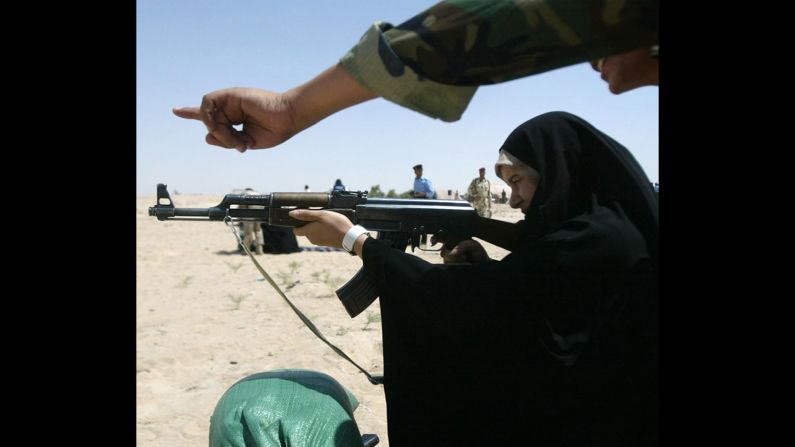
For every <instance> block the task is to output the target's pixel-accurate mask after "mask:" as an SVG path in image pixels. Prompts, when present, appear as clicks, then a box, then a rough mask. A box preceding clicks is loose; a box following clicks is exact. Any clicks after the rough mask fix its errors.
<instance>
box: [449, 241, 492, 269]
mask: <svg viewBox="0 0 795 447" xmlns="http://www.w3.org/2000/svg"><path fill="white" fill-rule="evenodd" d="M440 254H441V256H442V259H443V260H444V263H445V264H481V263H483V262H486V261H489V260H490V258H489V255H488V254H486V249H485V248H483V246H482V245H480V244H479V243H477V242H475V241H473V240H472V239H466V240H464V241H461V242H460V243H458V244H457V245H456V246H455V247H453V248H452V249H450V247H449V246H448V245H442V251H441V252H440Z"/></svg>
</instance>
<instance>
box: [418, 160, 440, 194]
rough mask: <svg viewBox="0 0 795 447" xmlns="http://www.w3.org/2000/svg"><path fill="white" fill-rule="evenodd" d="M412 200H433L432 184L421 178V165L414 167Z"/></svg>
mask: <svg viewBox="0 0 795 447" xmlns="http://www.w3.org/2000/svg"><path fill="white" fill-rule="evenodd" d="M414 176H415V177H414V198H415V199H435V198H436V192H435V191H434V190H433V182H432V181H430V180H428V179H427V178H425V177H423V176H422V165H414Z"/></svg>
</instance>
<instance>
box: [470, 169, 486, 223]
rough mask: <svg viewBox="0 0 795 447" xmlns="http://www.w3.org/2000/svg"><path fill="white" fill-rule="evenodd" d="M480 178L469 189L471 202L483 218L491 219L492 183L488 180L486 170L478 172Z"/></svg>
mask: <svg viewBox="0 0 795 447" xmlns="http://www.w3.org/2000/svg"><path fill="white" fill-rule="evenodd" d="M478 174H479V175H478V177H475V178H474V179H472V182H470V183H469V188H467V194H469V201H470V202H472V205H473V206H474V207H475V210H476V211H477V212H478V214H479V215H481V216H482V217H491V183H490V182H489V181H488V179H486V168H483V167H481V168H480V169H479V170H478Z"/></svg>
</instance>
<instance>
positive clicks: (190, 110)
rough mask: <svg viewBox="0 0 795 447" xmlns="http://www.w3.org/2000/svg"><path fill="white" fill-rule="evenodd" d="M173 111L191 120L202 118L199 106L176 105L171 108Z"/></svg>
mask: <svg viewBox="0 0 795 447" xmlns="http://www.w3.org/2000/svg"><path fill="white" fill-rule="evenodd" d="M171 112H172V113H174V115H177V116H178V117H180V118H185V119H190V120H201V116H200V115H199V108H198V107H180V108H176V107H175V108H173V109H171Z"/></svg>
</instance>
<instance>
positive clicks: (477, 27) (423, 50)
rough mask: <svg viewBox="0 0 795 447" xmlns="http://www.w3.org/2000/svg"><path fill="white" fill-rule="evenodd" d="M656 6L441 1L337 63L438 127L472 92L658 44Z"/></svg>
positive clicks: (612, 0) (378, 29) (608, 0)
mask: <svg viewBox="0 0 795 447" xmlns="http://www.w3.org/2000/svg"><path fill="white" fill-rule="evenodd" d="M657 22H658V0H447V1H442V2H440V3H437V4H436V5H434V6H431V7H430V8H429V9H428V10H426V11H424V12H422V13H420V14H418V15H417V16H415V17H413V18H411V19H409V20H408V21H406V22H404V23H403V24H401V25H398V26H397V27H394V26H392V25H391V24H389V23H385V22H376V23H375V24H373V26H372V27H371V28H370V29H369V30H368V31H367V32H366V33H365V34H364V36H362V38H361V40H360V41H359V43H358V44H356V46H354V47H353V48H352V49H351V50H350V51H349V52H348V53H347V54H345V56H343V57H342V59H341V60H340V63H341V64H342V65H343V66H344V67H345V69H346V70H347V71H348V72H349V73H350V74H351V75H353V77H354V78H355V79H356V80H357V81H358V82H359V83H361V84H363V85H365V86H366V87H368V88H369V89H370V90H372V91H373V92H375V93H376V94H377V95H379V96H381V97H383V98H385V99H387V100H389V101H392V102H395V103H397V104H399V105H401V106H404V107H408V108H409V109H412V110H414V111H417V112H420V113H423V114H425V115H428V116H430V117H432V118H439V119H441V120H443V121H456V120H458V119H460V118H461V115H462V114H463V113H464V110H465V109H466V108H467V105H468V104H469V101H470V100H471V99H472V96H473V95H474V94H475V91H476V90H477V86H478V85H483V84H494V83H499V82H505V81H509V80H512V79H516V78H520V77H524V76H529V75H533V74H537V73H542V72H545V71H548V70H552V69H555V68H560V67H565V66H567V65H572V64H576V63H579V62H585V61H589V60H594V59H598V58H601V57H604V56H609V55H611V54H619V53H623V52H626V51H630V50H633V49H635V48H640V47H643V46H646V45H648V46H652V45H654V44H657V43H658V29H657V28H658V24H657Z"/></svg>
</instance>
